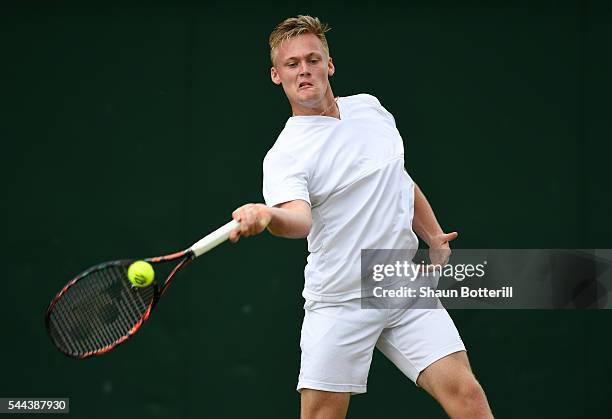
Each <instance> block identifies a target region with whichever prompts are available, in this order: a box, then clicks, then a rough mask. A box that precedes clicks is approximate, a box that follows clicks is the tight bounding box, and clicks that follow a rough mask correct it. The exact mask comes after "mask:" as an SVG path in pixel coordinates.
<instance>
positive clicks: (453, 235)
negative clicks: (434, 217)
mask: <svg viewBox="0 0 612 419" xmlns="http://www.w3.org/2000/svg"><path fill="white" fill-rule="evenodd" d="M458 236H459V233H457V232H456V231H453V232H452V233H448V234H445V235H444V241H445V242H450V241H453V240H455V239H456V238H457V237H458Z"/></svg>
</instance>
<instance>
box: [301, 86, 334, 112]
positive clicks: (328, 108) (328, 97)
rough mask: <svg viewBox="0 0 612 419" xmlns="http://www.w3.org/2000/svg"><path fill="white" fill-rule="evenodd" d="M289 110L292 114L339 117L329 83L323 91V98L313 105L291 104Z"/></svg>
mask: <svg viewBox="0 0 612 419" xmlns="http://www.w3.org/2000/svg"><path fill="white" fill-rule="evenodd" d="M291 110H292V112H293V116H329V117H332V118H337V119H340V110H339V109H338V105H337V104H336V99H335V98H334V93H333V92H332V89H331V86H329V85H328V87H327V90H326V91H325V95H324V96H323V99H322V100H321V101H320V102H318V103H316V104H314V105H313V106H306V105H301V104H292V106H291Z"/></svg>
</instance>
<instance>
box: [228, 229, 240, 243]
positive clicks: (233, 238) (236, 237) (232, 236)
mask: <svg viewBox="0 0 612 419" xmlns="http://www.w3.org/2000/svg"><path fill="white" fill-rule="evenodd" d="M229 240H230V241H231V242H232V243H236V242H237V241H238V240H240V230H239V229H234V230H232V231H231V232H230V235H229Z"/></svg>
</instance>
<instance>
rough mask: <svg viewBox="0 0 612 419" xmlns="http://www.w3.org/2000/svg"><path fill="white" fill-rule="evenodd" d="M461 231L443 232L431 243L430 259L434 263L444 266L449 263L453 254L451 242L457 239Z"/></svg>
mask: <svg viewBox="0 0 612 419" xmlns="http://www.w3.org/2000/svg"><path fill="white" fill-rule="evenodd" d="M457 236H459V233H457V232H456V231H453V232H452V233H442V234H440V235H439V236H436V237H434V239H433V240H432V241H431V243H429V260H430V261H431V264H432V265H441V266H444V265H446V264H447V263H448V261H449V259H450V255H451V250H450V244H449V242H451V241H453V240H455V239H456V238H457Z"/></svg>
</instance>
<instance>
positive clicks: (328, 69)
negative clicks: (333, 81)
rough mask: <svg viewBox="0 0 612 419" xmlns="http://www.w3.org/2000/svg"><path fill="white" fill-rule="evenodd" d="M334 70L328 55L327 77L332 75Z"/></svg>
mask: <svg viewBox="0 0 612 419" xmlns="http://www.w3.org/2000/svg"><path fill="white" fill-rule="evenodd" d="M335 72H336V67H334V62H333V60H332V57H329V58H328V59H327V74H328V75H329V77H331V76H333V75H334V73H335Z"/></svg>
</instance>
